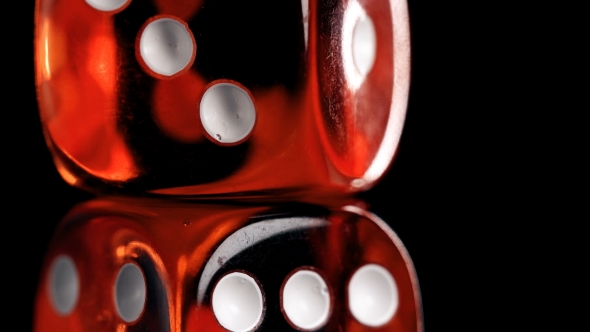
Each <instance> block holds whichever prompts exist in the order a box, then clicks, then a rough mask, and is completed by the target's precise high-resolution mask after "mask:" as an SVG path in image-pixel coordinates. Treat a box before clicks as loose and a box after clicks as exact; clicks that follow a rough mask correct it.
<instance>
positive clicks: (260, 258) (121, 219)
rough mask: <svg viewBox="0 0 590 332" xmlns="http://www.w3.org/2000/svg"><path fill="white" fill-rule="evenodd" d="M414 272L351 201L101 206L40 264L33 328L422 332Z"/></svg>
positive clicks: (396, 244) (75, 221)
mask: <svg viewBox="0 0 590 332" xmlns="http://www.w3.org/2000/svg"><path fill="white" fill-rule="evenodd" d="M421 325H422V317H421V307H420V294H419V290H418V283H417V280H416V276H415V272H414V267H413V264H412V261H411V260H410V258H409V256H408V254H407V252H406V250H405V248H404V246H403V245H402V244H401V242H400V240H399V238H398V237H397V236H396V235H395V233H394V232H393V231H392V230H391V229H390V228H389V227H388V226H387V225H386V224H385V223H384V222H383V221H381V220H380V219H379V218H377V217H376V216H374V215H372V214H370V213H368V212H366V211H364V210H362V209H360V208H359V207H357V206H354V205H342V206H332V207H329V208H328V207H321V206H314V205H302V204H297V205H295V204H290V205H281V206H278V205H275V206H248V207H245V206H231V205H219V204H217V205H203V204H201V205H195V204H188V203H178V202H174V201H170V200H166V201H165V200H146V199H143V200H142V199H125V200H121V199H117V200H115V199H101V200H94V201H90V202H87V203H84V204H83V205H81V206H78V207H76V208H75V209H74V210H72V211H71V212H70V213H69V215H68V216H67V217H66V218H65V219H64V220H63V222H62V223H61V225H60V227H59V228H58V229H57V231H56V233H55V236H54V238H53V240H52V242H51V245H50V247H49V249H48V253H47V256H46V260H45V264H44V266H43V272H42V276H41V281H40V284H39V288H38V292H37V297H36V305H35V328H34V330H35V331H36V332H45V331H47V332H49V331H69V332H90V331H97V332H99V331H100V332H103V331H162V332H166V331H169V332H184V331H186V332H198V331H220V332H222V331H235V332H238V331H239V332H247V331H259V332H265V331H293V332H296V331H402V332H420V331H422V326H421Z"/></svg>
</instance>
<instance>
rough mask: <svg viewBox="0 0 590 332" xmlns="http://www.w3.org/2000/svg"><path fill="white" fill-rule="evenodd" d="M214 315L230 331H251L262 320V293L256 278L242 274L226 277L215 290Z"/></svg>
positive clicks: (236, 273)
mask: <svg viewBox="0 0 590 332" xmlns="http://www.w3.org/2000/svg"><path fill="white" fill-rule="evenodd" d="M212 303H213V313H214V314H215V317H216V318H217V320H218V321H219V323H220V324H221V326H223V327H224V328H226V329H228V330H230V331H235V332H238V331H250V330H252V329H253V328H254V327H256V325H257V324H258V322H259V321H260V319H261V318H262V312H263V310H264V303H263V299H262V291H261V290H260V287H258V283H257V282H256V280H254V278H252V277H250V276H249V275H247V274H245V273H241V272H232V273H229V274H227V275H225V276H224V277H223V278H221V280H219V282H218V283H217V285H216V286H215V289H214V290H213V296H212Z"/></svg>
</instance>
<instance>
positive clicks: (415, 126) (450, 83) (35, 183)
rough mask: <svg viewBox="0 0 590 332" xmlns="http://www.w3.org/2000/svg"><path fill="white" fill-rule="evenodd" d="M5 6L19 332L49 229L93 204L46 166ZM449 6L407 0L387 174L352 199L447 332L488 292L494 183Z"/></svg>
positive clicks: (473, 68) (12, 263)
mask: <svg viewBox="0 0 590 332" xmlns="http://www.w3.org/2000/svg"><path fill="white" fill-rule="evenodd" d="M11 6H13V9H12V10H11V11H8V10H7V11H6V14H5V15H9V16H11V17H14V18H17V19H16V21H17V22H18V23H14V24H13V26H11V28H10V30H6V31H8V33H7V36H6V38H7V39H6V41H5V42H6V43H7V44H6V45H9V46H6V47H5V48H4V51H3V52H4V53H5V55H8V56H9V60H5V61H9V62H7V63H8V64H9V65H8V66H7V67H5V68H6V69H7V70H10V74H7V73H8V72H5V75H4V83H5V85H4V93H3V95H4V98H3V99H4V100H5V104H4V105H3V111H2V113H3V119H4V135H5V139H4V144H3V145H4V148H5V155H4V157H3V163H2V164H3V165H4V166H5V168H4V169H7V171H5V172H6V173H5V179H4V180H5V183H6V184H8V188H6V189H5V193H7V194H8V196H9V198H8V200H6V199H4V202H3V205H4V211H5V214H4V220H3V222H4V225H5V228H4V231H3V239H4V244H3V246H5V249H4V252H5V255H4V263H3V264H5V268H4V269H3V270H4V272H3V274H5V275H9V277H10V278H11V279H10V281H9V283H10V285H11V287H9V289H8V293H9V295H8V296H9V298H10V299H11V301H12V303H14V307H13V309H11V311H12V310H14V313H16V314H19V316H18V317H19V319H22V322H23V323H24V324H23V325H22V326H21V327H23V330H27V329H28V326H29V324H30V321H31V319H32V308H33V300H34V294H35V292H36V287H37V282H38V276H39V273H40V267H41V262H42V259H43V256H44V253H45V250H46V248H47V245H48V242H49V240H50V238H51V235H52V232H53V231H54V229H55V227H56V224H57V222H58V221H59V220H60V219H61V217H62V216H64V215H65V213H66V212H67V211H68V210H69V209H70V208H71V207H72V206H73V205H74V204H75V203H77V202H81V201H84V200H87V199H89V198H91V197H92V196H91V195H90V194H88V193H85V192H82V191H79V190H77V189H74V188H71V187H69V186H68V185H67V184H66V183H65V182H64V181H63V180H62V179H61V178H60V177H59V175H58V174H57V172H56V170H55V167H54V166H53V162H52V160H51V157H50V154H49V152H48V150H47V148H46V146H45V142H44V139H43V135H42V130H41V125H40V122H39V115H38V108H37V104H36V96H35V83H34V70H33V66H34V64H33V28H34V1H32V0H22V1H18V2H13V4H12V5H11ZM450 6H451V5H449V4H446V3H442V2H436V4H433V2H426V1H414V0H409V11H410V21H411V34H412V80H411V87H410V99H409V104H408V113H407V119H406V124H405V127H404V131H403V135H402V139H401V143H400V146H399V151H398V154H397V156H396V159H395V160H394V162H393V164H392V166H391V168H390V169H389V171H388V173H387V174H386V176H385V177H384V178H383V179H382V180H381V181H380V182H379V183H378V184H377V185H376V186H375V187H374V188H373V189H372V190H371V191H369V192H367V193H363V194H362V195H360V196H361V197H362V198H364V199H365V200H366V201H367V202H368V203H369V204H370V206H371V207H370V210H371V211H372V212H375V213H376V214H377V215H378V216H380V217H381V218H383V219H384V220H386V221H387V222H388V223H389V224H390V225H391V226H392V228H393V229H394V230H395V231H396V232H397V233H398V235H399V236H400V238H401V240H402V241H403V242H404V243H405V245H406V247H407V249H408V251H409V253H410V255H411V256H412V258H413V260H414V263H415V267H416V270H417V274H418V278H419V281H420V284H421V288H422V296H423V305H424V316H425V327H426V329H427V330H428V331H436V330H440V329H444V328H445V327H447V328H449V329H451V328H452V329H454V330H456V329H457V328H458V327H459V326H462V325H463V324H458V322H461V321H462V320H464V319H465V318H468V317H470V316H473V315H475V316H477V315H478V313H477V311H478V310H477V305H475V304H474V303H476V302H475V301H479V298H481V297H482V296H484V294H485V293H486V292H485V291H482V288H486V287H481V285H479V282H478V280H479V277H478V276H479V273H480V270H479V269H478V268H475V266H478V265H477V262H476V261H474V260H472V259H467V258H466V252H471V253H473V251H474V250H476V249H475V248H480V247H481V245H479V246H478V245H476V243H478V242H479V238H480V237H481V236H482V234H483V233H486V232H487V231H488V230H491V229H493V228H494V227H495V226H493V225H492V223H493V220H492V219H491V218H489V212H491V211H490V210H489V209H488V207H484V206H483V205H481V203H482V201H485V200H486V199H487V198H486V196H485V195H483V194H482V193H483V192H485V191H486V190H485V188H486V187H487V186H488V184H489V183H490V182H493V181H494V175H493V174H494V172H490V171H489V170H490V166H489V165H492V164H493V160H491V159H486V158H485V157H482V156H485V155H487V154H486V153H482V151H484V152H485V151H486V149H487V148H486V145H485V144H484V143H483V140H481V138H482V136H483V135H482V133H481V130H482V128H483V127H484V122H485V121H486V118H485V116H482V114H484V115H490V109H491V106H490V105H491V102H490V101H489V100H488V99H485V98H479V97H478V96H480V94H481V92H482V90H485V88H484V87H483V86H482V85H481V84H480V83H481V82H482V79H481V76H482V75H484V74H485V73H483V72H482V70H485V69H482V68H485V67H486V66H485V65H484V64H482V63H478V62H477V61H473V60H472V59H473V57H477V56H479V53H481V52H485V51H484V50H481V49H479V48H478V47H477V46H475V41H474V40H472V39H471V38H468V37H466V31H469V30H470V29H476V26H477V25H476V24H475V23H474V22H475V21H477V16H476V15H475V16H474V15H471V16H470V18H469V19H468V18H466V17H464V16H463V15H461V14H460V11H458V10H457V9H458V8H452V7H450ZM463 9H464V8H463ZM6 83H7V84H6ZM8 101H11V102H10V103H9V102H8ZM482 165H485V167H484V166H482ZM482 188H483V189H482ZM481 224H484V225H485V226H486V227H485V228H482V227H481ZM465 234H467V235H465ZM486 257H487V256H486ZM479 259H480V260H481V259H483V258H482V257H480V258H479ZM458 302H459V303H460V305H457V303H458ZM20 317H22V318H20ZM469 319H471V318H469ZM463 327H465V326H463ZM19 330H20V329H19Z"/></svg>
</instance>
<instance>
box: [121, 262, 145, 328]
mask: <svg viewBox="0 0 590 332" xmlns="http://www.w3.org/2000/svg"><path fill="white" fill-rule="evenodd" d="M145 300H146V286H145V278H144V276H143V272H141V270H140V269H139V267H138V266H137V265H135V264H133V263H127V264H125V265H123V267H121V269H120V270H119V274H118V275H117V279H116V281H115V305H116V307H117V313H118V314H119V317H121V319H123V320H124V321H125V322H128V323H129V322H133V321H135V320H137V319H138V318H139V316H140V315H141V313H142V312H143V308H144V307H145Z"/></svg>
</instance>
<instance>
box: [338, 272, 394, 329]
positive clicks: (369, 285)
mask: <svg viewBox="0 0 590 332" xmlns="http://www.w3.org/2000/svg"><path fill="white" fill-rule="evenodd" d="M398 301H399V299H398V291H397V286H396V284H395V281H394V279H393V277H392V276H391V274H390V273H389V271H387V270H386V269H385V268H383V267H382V266H379V265H376V264H368V265H365V266H363V267H361V268H360V269H358V270H357V271H356V272H355V273H354V275H353V276H352V279H351V280H350V284H349V285H348V306H349V308H350V311H351V312H352V315H353V316H354V318H356V319H357V320H358V321H359V322H361V323H362V324H364V325H368V326H373V327H375V326H380V325H383V324H385V323H387V322H389V320H390V319H391V318H392V317H393V315H394V314H395V312H396V310H397V306H398Z"/></svg>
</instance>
